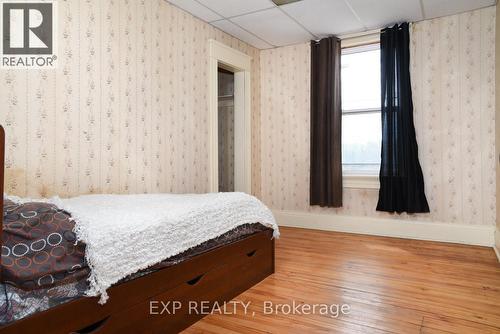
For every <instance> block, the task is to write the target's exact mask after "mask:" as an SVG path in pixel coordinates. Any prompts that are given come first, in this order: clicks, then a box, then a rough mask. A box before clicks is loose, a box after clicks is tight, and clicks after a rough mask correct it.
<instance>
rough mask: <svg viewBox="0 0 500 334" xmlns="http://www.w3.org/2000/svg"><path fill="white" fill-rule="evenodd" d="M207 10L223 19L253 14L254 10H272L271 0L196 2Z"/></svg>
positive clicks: (202, 0) (211, 0) (200, 0)
mask: <svg viewBox="0 0 500 334" xmlns="http://www.w3.org/2000/svg"><path fill="white" fill-rule="evenodd" d="M198 1H199V2H200V3H202V4H204V5H205V6H207V7H208V8H210V9H212V10H213V11H215V12H216V13H219V14H220V15H222V16H224V17H232V16H236V15H242V14H247V13H250V12H255V11H256V10H261V9H266V8H272V7H274V3H273V2H272V1H271V0H198Z"/></svg>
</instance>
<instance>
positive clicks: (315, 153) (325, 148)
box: [310, 37, 342, 207]
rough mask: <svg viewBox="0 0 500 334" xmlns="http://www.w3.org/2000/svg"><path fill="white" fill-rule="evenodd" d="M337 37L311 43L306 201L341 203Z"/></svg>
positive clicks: (317, 203) (327, 203)
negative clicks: (308, 199) (309, 126)
mask: <svg viewBox="0 0 500 334" xmlns="http://www.w3.org/2000/svg"><path fill="white" fill-rule="evenodd" d="M340 52H341V48H340V40H339V39H338V38H336V37H329V38H324V39H322V40H320V41H319V42H316V41H312V42H311V172H310V173H311V175H310V177H311V179H310V180H311V184H310V204H311V205H320V206H327V207H341V206H342V156H341V154H342V151H341V130H342V128H341V122H342V107H341V91H340Z"/></svg>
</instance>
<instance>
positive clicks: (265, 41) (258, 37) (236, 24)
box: [165, 0, 277, 48]
mask: <svg viewBox="0 0 500 334" xmlns="http://www.w3.org/2000/svg"><path fill="white" fill-rule="evenodd" d="M165 1H167V0H165ZM194 1H195V2H197V3H198V4H200V5H202V6H203V7H205V8H207V9H210V11H212V12H214V13H215V14H217V15H219V16H220V17H222V19H220V20H215V21H211V22H208V24H210V23H212V22H220V21H224V20H227V21H229V22H231V23H232V24H234V25H235V26H237V27H238V28H240V29H242V30H244V31H246V32H247V33H249V34H250V35H252V36H254V37H255V38H257V39H260V40H261V41H262V42H264V43H266V44H268V45H271V46H272V47H273V48H275V47H277V46H276V45H274V44H273V43H269V42H268V41H267V40H265V39H264V38H262V37H260V36H257V35H256V34H254V33H253V32H251V31H249V30H247V29H245V28H243V27H242V26H240V25H239V24H238V23H236V22H233V21H231V20H230V19H229V17H225V16H224V15H221V14H220V13H219V12H217V11H215V10H213V9H212V8H209V7H207V6H205V4H203V3H201V2H199V1H198V0H194ZM271 3H273V2H272V1H271ZM273 4H274V3H273ZM275 6H276V5H275ZM271 8H273V7H269V8H266V9H260V10H256V11H253V12H251V13H257V12H260V11H263V10H268V9H271ZM180 9H181V10H183V9H182V8H180ZM247 14H248V13H247ZM247 14H243V15H247ZM237 16H241V15H237ZM237 16H232V17H237ZM202 21H203V20H202ZM212 27H214V28H215V29H219V28H217V27H215V26H213V25H212ZM219 30H221V29H219ZM221 31H223V30H221ZM223 32H224V33H226V34H227V32H225V31H223ZM228 35H229V34H228ZM230 36H232V37H234V38H236V39H239V38H238V37H236V36H233V35H230ZM239 40H240V41H242V42H244V43H247V42H245V41H243V40H241V39H239ZM247 44H248V43H247Z"/></svg>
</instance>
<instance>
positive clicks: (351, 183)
mask: <svg viewBox="0 0 500 334" xmlns="http://www.w3.org/2000/svg"><path fill="white" fill-rule="evenodd" d="M341 48H342V51H341V53H342V55H346V54H353V53H358V52H366V51H371V50H376V49H380V35H379V33H378V32H376V33H371V34H367V35H363V36H354V37H348V38H345V39H342V40H341ZM381 109H382V108H381V107H380V108H366V109H352V110H342V116H344V114H351V115H352V114H368V113H380V112H381ZM358 165H359V164H358ZM342 179H343V187H344V188H357V189H379V188H380V181H379V174H378V173H375V172H373V173H370V172H365V171H360V172H355V171H349V170H345V169H344V163H342Z"/></svg>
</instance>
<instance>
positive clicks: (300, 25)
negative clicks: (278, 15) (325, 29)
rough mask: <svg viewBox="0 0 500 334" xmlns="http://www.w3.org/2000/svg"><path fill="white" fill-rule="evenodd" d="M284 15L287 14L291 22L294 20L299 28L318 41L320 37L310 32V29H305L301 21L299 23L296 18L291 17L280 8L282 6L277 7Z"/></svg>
mask: <svg viewBox="0 0 500 334" xmlns="http://www.w3.org/2000/svg"><path fill="white" fill-rule="evenodd" d="M276 7H277V8H278V9H279V10H280V11H281V12H282V13H283V14H285V15H286V16H288V18H289V19H290V20H292V21H293V22H295V23H296V24H297V25H298V26H299V27H301V28H302V29H304V30H305V31H307V32H308V33H309V35H311V36H312V38H313V39H318V36H316V35H315V34H313V33H312V32H311V31H309V29H307V28H306V27H304V26H303V25H302V24H301V23H300V22H299V21H297V20H296V19H295V18H294V17H292V16H291V15H289V14H288V13H287V12H285V11H284V10H283V9H281V8H280V7H281V6H276Z"/></svg>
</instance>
